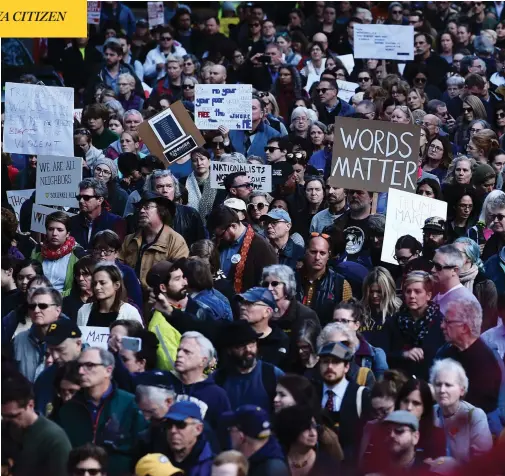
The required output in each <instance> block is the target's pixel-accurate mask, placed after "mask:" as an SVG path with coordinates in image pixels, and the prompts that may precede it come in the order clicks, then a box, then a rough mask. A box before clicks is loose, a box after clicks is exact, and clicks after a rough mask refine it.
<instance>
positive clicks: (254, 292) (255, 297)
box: [235, 286, 277, 309]
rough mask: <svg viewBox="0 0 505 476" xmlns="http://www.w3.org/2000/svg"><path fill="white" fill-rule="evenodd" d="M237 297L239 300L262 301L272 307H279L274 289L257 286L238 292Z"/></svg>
mask: <svg viewBox="0 0 505 476" xmlns="http://www.w3.org/2000/svg"><path fill="white" fill-rule="evenodd" d="M235 299H236V300H237V301H248V302H262V303H264V304H266V305H267V306H269V307H271V308H272V309H277V303H276V302H275V299H274V296H273V294H272V291H270V289H268V288H261V287H259V286H257V287H255V288H251V289H248V290H247V291H246V292H245V293H241V294H237V295H236V296H235Z"/></svg>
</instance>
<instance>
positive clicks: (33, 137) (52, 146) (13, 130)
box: [3, 83, 74, 156]
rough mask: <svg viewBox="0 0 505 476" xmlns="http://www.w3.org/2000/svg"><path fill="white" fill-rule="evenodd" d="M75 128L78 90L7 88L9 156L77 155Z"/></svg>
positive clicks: (6, 146) (6, 145) (6, 144)
mask: <svg viewBox="0 0 505 476" xmlns="http://www.w3.org/2000/svg"><path fill="white" fill-rule="evenodd" d="M73 125H74V88H59V87H53V86H42V85H36V84H21V83H6V84H5V127H4V143H3V147H4V151H5V152H10V153H12V154H31V155H66V156H70V155H73V153H74V138H73Z"/></svg>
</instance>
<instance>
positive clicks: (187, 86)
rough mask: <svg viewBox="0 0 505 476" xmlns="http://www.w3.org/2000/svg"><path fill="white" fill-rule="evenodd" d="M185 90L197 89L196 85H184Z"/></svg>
mask: <svg viewBox="0 0 505 476" xmlns="http://www.w3.org/2000/svg"><path fill="white" fill-rule="evenodd" d="M182 88H183V89H195V85H194V84H184V85H183V86H182Z"/></svg>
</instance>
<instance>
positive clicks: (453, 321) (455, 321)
mask: <svg viewBox="0 0 505 476" xmlns="http://www.w3.org/2000/svg"><path fill="white" fill-rule="evenodd" d="M442 323H443V324H445V325H446V326H450V325H451V324H462V323H463V321H460V320H457V319H454V320H452V321H449V320H447V317H443V318H442Z"/></svg>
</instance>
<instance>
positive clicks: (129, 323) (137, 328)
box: [109, 319, 143, 337]
mask: <svg viewBox="0 0 505 476" xmlns="http://www.w3.org/2000/svg"><path fill="white" fill-rule="evenodd" d="M116 326H122V327H124V328H125V329H126V333H127V334H128V337H136V336H137V335H138V334H139V333H140V332H141V331H142V329H143V327H142V324H141V323H140V322H139V321H134V320H132V319H116V320H115V321H114V322H112V324H111V325H110V326H109V330H112V329H114V327H116Z"/></svg>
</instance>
